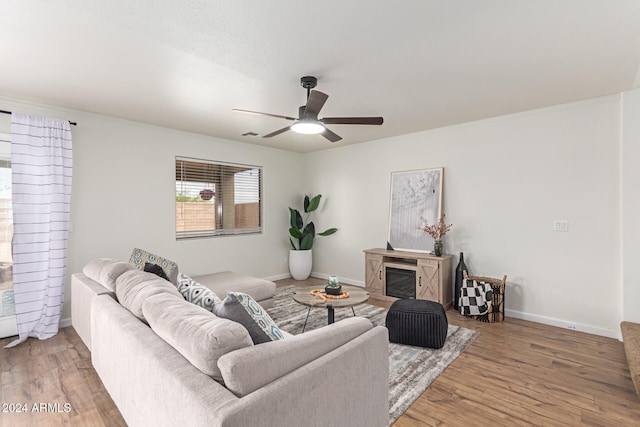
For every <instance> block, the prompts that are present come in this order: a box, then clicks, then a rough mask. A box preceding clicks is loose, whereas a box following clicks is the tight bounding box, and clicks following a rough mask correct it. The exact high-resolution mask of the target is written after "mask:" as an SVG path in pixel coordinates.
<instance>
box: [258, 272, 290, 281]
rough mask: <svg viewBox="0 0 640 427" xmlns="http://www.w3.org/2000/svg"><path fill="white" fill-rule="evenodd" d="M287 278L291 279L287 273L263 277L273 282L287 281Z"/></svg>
mask: <svg viewBox="0 0 640 427" xmlns="http://www.w3.org/2000/svg"><path fill="white" fill-rule="evenodd" d="M289 277H291V275H290V274H289V273H284V274H276V275H275V276H269V277H263V279H264V280H269V281H271V282H274V281H276V280H282V279H288V278H289Z"/></svg>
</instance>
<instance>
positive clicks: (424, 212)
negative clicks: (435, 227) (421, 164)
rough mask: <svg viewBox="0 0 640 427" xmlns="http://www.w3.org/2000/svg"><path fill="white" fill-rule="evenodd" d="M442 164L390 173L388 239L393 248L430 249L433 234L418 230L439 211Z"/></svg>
mask: <svg viewBox="0 0 640 427" xmlns="http://www.w3.org/2000/svg"><path fill="white" fill-rule="evenodd" d="M443 181H444V168H435V169H421V170H414V171H405V172H392V173H391V196H390V198H389V236H388V243H389V245H391V247H392V248H393V249H395V250H402V251H414V252H432V250H433V238H432V237H431V236H429V235H428V234H427V233H425V232H424V231H422V229H421V226H422V225H423V224H422V220H421V219H420V217H423V218H425V219H427V220H428V221H429V223H430V224H435V223H437V222H438V220H439V218H440V215H441V213H442V188H443Z"/></svg>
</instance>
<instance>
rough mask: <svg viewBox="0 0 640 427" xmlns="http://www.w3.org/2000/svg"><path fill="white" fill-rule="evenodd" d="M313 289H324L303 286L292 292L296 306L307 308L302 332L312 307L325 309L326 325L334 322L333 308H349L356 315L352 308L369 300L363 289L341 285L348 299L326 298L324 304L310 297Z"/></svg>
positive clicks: (318, 299)
mask: <svg viewBox="0 0 640 427" xmlns="http://www.w3.org/2000/svg"><path fill="white" fill-rule="evenodd" d="M314 289H322V290H323V289H324V288H322V287H318V286H305V287H301V288H296V289H295V290H294V291H293V300H294V301H295V302H297V303H298V304H302V305H306V306H307V307H309V311H307V318H306V319H305V320H304V326H303V327H302V332H304V329H305V328H306V327H307V320H308V319H309V313H311V309H312V308H313V307H320V308H326V309H327V324H329V325H330V324H332V323H333V322H334V320H335V312H334V309H335V308H341V307H351V311H353V315H354V316H355V315H356V311H355V310H354V308H353V307H355V306H356V305H360V304H364V303H365V302H367V300H368V299H369V292H367V291H366V290H365V289H364V288H361V287H360V286H351V285H342V290H343V291H346V292H348V293H349V298H341V299H331V298H327V300H326V301H325V302H322V299H320V298H318V297H316V296H314V295H311V291H312V290H314Z"/></svg>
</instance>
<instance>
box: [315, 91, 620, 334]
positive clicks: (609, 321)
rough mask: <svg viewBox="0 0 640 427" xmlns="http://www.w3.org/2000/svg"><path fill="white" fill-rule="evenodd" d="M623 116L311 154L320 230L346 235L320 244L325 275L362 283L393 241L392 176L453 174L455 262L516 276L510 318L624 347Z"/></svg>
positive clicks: (609, 107) (554, 118) (503, 122)
mask: <svg viewBox="0 0 640 427" xmlns="http://www.w3.org/2000/svg"><path fill="white" fill-rule="evenodd" d="M619 107H620V97H619V96H611V97H604V98H598V99H593V100H588V101H585V102H578V103H573V104H568V105H562V106H557V107H552V108H546V109H540V110H535V111H529V112H525V113H519V114H513V115H509V116H503V117H498V118H494V119H489V120H483V121H478V122H472V123H467V124H463V125H458V126H452V127H447V128H441V129H437V130H433V131H427V132H420V133H415V134H410V135H404V136H401V137H396V138H388V139H385V140H380V141H372V142H369V143H365V144H358V145H353V146H344V147H339V148H335V149H331V150H327V151H321V152H315V153H310V154H307V155H306V162H307V167H306V171H307V174H308V176H309V177H310V183H309V190H308V191H312V192H316V193H317V192H321V193H323V194H325V196H326V198H327V200H326V204H325V206H324V207H323V211H321V212H320V214H319V215H318V218H319V219H321V220H322V221H318V222H319V224H320V228H323V227H325V226H336V227H339V228H340V231H339V232H338V233H337V234H335V235H334V236H330V237H327V238H320V239H319V240H318V241H317V243H316V245H315V250H314V252H315V253H314V270H315V271H316V272H318V273H322V274H336V275H338V276H340V277H342V278H344V279H347V280H350V281H352V282H357V283H362V282H363V281H364V255H363V253H362V250H363V249H366V248H371V247H384V245H385V242H386V238H387V221H388V203H389V185H390V174H391V172H393V171H403V170H412V169H424V168H433V167H441V166H442V167H444V168H445V173H444V176H445V178H444V202H443V205H444V212H445V213H446V215H447V220H448V222H451V223H453V224H454V226H453V229H452V232H451V233H450V234H449V235H447V236H446V237H445V239H444V245H445V252H448V253H454V254H457V253H458V252H461V251H462V252H464V253H465V260H466V263H467V265H468V266H469V268H470V270H471V272H472V273H473V274H479V275H486V276H493V277H502V275H503V274H507V275H508V276H509V277H508V286H507V291H506V308H507V310H508V314H509V315H512V316H517V317H522V318H526V319H531V320H536V321H542V322H545V323H550V324H556V325H559V326H566V327H576V328H577V329H579V330H584V331H588V332H594V333H598V334H602V335H609V336H618V334H619V327H618V324H619V322H620V320H621V315H622V313H621V298H622V285H621V273H620V271H621V268H620V267H621V263H620V256H621V253H620V247H621V241H620V226H621V223H620V190H619V189H620V172H619V171H620V169H619V162H620V144H619V138H620V135H619V130H620V129H619V122H620V108H619ZM555 219H567V220H568V221H569V231H568V232H564V233H563V232H553V231H552V224H553V220H555ZM418 225H419V221H418V219H417V218H416V227H417V226H418ZM456 263H457V262H456Z"/></svg>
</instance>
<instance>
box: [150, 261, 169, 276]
mask: <svg viewBox="0 0 640 427" xmlns="http://www.w3.org/2000/svg"><path fill="white" fill-rule="evenodd" d="M144 271H146V272H147V273H153V274H155V275H156V276H158V277H162V278H163V279H164V280H167V281H168V280H169V278H168V277H167V273H165V272H164V270H163V269H162V267H160V266H159V265H158V264H151V263H150V262H145V263H144Z"/></svg>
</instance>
